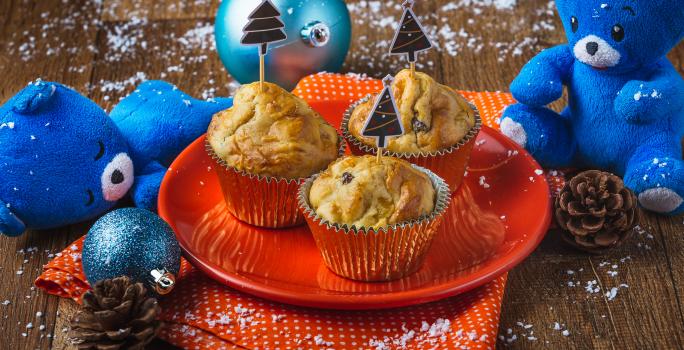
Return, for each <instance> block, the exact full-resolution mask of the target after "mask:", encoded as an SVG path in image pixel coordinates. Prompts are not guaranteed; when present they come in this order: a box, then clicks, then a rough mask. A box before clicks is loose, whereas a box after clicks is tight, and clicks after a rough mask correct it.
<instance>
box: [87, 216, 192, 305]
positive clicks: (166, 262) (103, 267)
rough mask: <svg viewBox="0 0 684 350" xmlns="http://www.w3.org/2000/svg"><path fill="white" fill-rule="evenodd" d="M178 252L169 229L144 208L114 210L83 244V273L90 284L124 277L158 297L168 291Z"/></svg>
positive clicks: (172, 281)
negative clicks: (142, 285) (141, 285)
mask: <svg viewBox="0 0 684 350" xmlns="http://www.w3.org/2000/svg"><path fill="white" fill-rule="evenodd" d="M180 257H181V250H180V246H179V245H178V242H177V241H176V236H175V234H174V232H173V230H172V229H171V227H170V226H169V225H168V224H167V223H166V222H165V221H164V220H162V219H161V218H160V217H159V216H157V215H155V214H153V213H152V212H149V211H147V210H144V209H139V208H125V209H119V210H115V211H113V212H111V213H109V214H107V215H105V216H103V217H102V218H100V219H99V220H98V221H97V222H96V223H95V224H94V225H93V227H92V228H91V229H90V231H88V234H87V235H86V239H85V241H84V242H83V256H82V261H83V272H84V273H85V276H86V279H87V280H88V283H90V285H94V284H95V283H96V282H97V281H101V280H104V279H111V278H115V277H120V276H127V277H129V278H130V279H131V280H133V281H134V282H140V283H143V284H144V285H145V286H146V287H148V289H150V290H153V291H155V292H156V293H158V294H160V295H164V294H168V293H169V292H171V290H172V289H173V287H174V285H175V276H176V275H178V271H179V270H180Z"/></svg>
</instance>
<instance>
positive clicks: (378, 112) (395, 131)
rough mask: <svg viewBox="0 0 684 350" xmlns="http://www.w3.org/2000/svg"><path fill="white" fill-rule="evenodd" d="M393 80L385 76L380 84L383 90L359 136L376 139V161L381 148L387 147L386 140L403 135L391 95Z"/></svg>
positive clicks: (397, 109) (402, 127)
mask: <svg viewBox="0 0 684 350" xmlns="http://www.w3.org/2000/svg"><path fill="white" fill-rule="evenodd" d="M393 80H394V78H393V77H392V76H391V75H387V76H386V77H385V78H384V79H383V80H382V83H383V85H384V88H383V89H382V92H380V94H379V95H378V98H377V100H376V101H375V105H374V106H373V109H372V110H371V112H370V114H369V115H368V119H367V120H366V124H365V125H364V126H363V131H362V132H361V135H363V136H365V137H374V138H376V143H377V146H378V160H379V159H380V157H381V156H382V150H383V148H386V147H387V138H389V137H393V136H401V135H403V134H404V126H403V125H401V121H400V120H399V112H398V111H399V108H397V103H396V101H395V100H394V94H393V93H392V81H393Z"/></svg>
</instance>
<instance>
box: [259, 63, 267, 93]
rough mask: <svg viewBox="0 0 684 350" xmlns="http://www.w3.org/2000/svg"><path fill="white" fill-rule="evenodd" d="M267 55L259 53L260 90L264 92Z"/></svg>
mask: <svg viewBox="0 0 684 350" xmlns="http://www.w3.org/2000/svg"><path fill="white" fill-rule="evenodd" d="M265 66H266V55H259V90H261V92H264V80H266V72H265V71H266V68H265Z"/></svg>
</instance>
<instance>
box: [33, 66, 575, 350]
mask: <svg viewBox="0 0 684 350" xmlns="http://www.w3.org/2000/svg"><path fill="white" fill-rule="evenodd" d="M381 88H382V83H381V82H379V81H378V80H374V79H368V78H365V77H363V76H359V75H352V74H348V75H339V74H327V73H324V74H317V75H313V76H309V77H307V78H305V79H303V80H302V81H301V82H300V84H299V85H298V86H297V88H296V89H295V90H294V93H295V94H297V95H299V96H300V97H302V98H304V99H306V100H308V101H314V100H324V101H329V100H337V101H349V102H351V101H354V100H357V99H359V98H361V97H364V96H365V95H367V94H368V93H373V92H377V91H379V90H380V89H381ZM462 94H463V95H464V96H465V97H466V98H467V99H469V100H471V101H472V102H473V103H474V104H475V105H476V106H477V107H478V109H479V110H480V113H481V115H482V118H483V121H484V123H485V124H486V125H489V126H491V127H494V128H497V123H496V119H498V118H499V117H500V115H501V113H502V111H503V109H504V108H505V106H507V105H509V104H511V103H513V102H514V101H513V99H512V97H511V96H510V95H508V94H504V93H489V92H485V93H476V92H462ZM550 180H551V181H550V183H552V187H554V188H557V187H558V186H561V185H562V179H561V178H560V177H550ZM82 243H83V238H81V239H79V240H78V241H76V242H74V243H73V244H72V245H70V246H69V247H67V248H66V249H65V250H64V251H63V252H62V253H60V254H58V256H57V257H56V258H55V259H54V260H52V261H51V262H50V263H48V264H47V265H45V266H44V272H43V274H42V275H41V276H40V277H38V279H37V280H36V282H35V284H36V286H37V287H39V288H42V289H43V290H45V291H46V292H48V293H50V294H55V295H58V296H60V297H65V298H73V299H74V300H76V301H78V300H79V299H80V297H81V295H82V294H83V293H84V292H85V291H87V290H88V288H89V286H88V283H87V282H86V280H85V277H84V276H83V271H82V266H81V253H80V252H81V247H82ZM181 266H182V267H181V273H180V274H179V277H178V284H177V287H176V290H175V291H174V292H173V293H171V295H170V296H167V297H165V298H164V299H163V300H162V301H161V306H162V309H163V311H162V314H161V316H160V318H161V319H162V320H163V321H165V323H166V327H165V328H163V330H162V331H161V334H160V337H161V338H162V339H164V340H166V341H167V342H169V343H171V344H173V345H176V346H178V347H181V348H185V349H211V350H213V349H376V350H383V349H493V348H494V346H495V343H496V339H495V337H496V332H497V330H498V323H499V310H500V309H501V301H502V299H503V292H504V288H505V284H506V276H505V275H504V276H501V277H499V278H497V279H495V280H494V281H492V282H490V283H489V284H487V285H485V286H483V287H480V288H478V289H476V290H474V291H471V292H468V293H466V294H462V295H459V296H456V297H452V298H448V299H444V300H441V301H437V302H433V303H430V304H425V305H419V306H412V307H406V308H400V309H391V310H382V311H333V310H318V309H309V308H301V307H295V306H289V305H284V304H279V303H275V302H270V301H267V300H264V299H260V298H257V297H253V296H250V295H247V294H244V293H241V292H238V291H236V290H234V289H232V288H230V287H227V286H224V285H222V284H219V283H217V282H215V281H213V280H211V279H209V278H208V277H206V276H205V275H204V274H202V273H201V272H200V271H199V270H197V269H195V268H194V267H192V266H191V265H190V264H189V263H188V262H187V261H185V260H183V262H182V265H181Z"/></svg>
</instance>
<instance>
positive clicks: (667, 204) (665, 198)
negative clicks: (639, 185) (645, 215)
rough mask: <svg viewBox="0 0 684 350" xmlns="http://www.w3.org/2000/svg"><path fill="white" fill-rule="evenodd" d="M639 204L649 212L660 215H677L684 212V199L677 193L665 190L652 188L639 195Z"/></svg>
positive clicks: (663, 188)
mask: <svg viewBox="0 0 684 350" xmlns="http://www.w3.org/2000/svg"><path fill="white" fill-rule="evenodd" d="M639 204H641V206H642V207H644V208H645V209H647V210H650V211H652V212H656V213H660V214H676V213H677V212H680V211H682V210H684V208H682V204H684V199H683V198H682V197H681V196H680V195H679V194H677V192H675V191H673V190H671V189H669V188H665V187H658V188H651V189H649V190H646V191H644V192H641V193H640V194H639Z"/></svg>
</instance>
